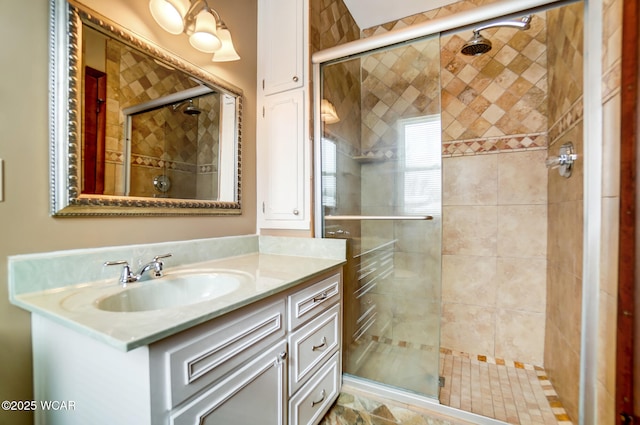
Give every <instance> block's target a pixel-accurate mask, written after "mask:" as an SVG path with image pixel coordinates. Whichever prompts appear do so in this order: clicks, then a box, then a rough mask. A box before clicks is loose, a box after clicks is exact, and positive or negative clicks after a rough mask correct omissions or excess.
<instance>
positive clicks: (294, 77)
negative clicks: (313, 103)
mask: <svg viewBox="0 0 640 425" xmlns="http://www.w3.org/2000/svg"><path fill="white" fill-rule="evenodd" d="M293 82H294V83H297V82H298V76H297V75H294V76H293Z"/></svg>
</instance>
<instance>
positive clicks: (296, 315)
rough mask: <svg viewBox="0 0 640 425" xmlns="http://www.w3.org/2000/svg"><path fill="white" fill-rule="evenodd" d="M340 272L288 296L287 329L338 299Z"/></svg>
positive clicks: (292, 327) (296, 325)
mask: <svg viewBox="0 0 640 425" xmlns="http://www.w3.org/2000/svg"><path fill="white" fill-rule="evenodd" d="M340 283H341V274H340V273H337V274H334V275H332V276H330V277H328V278H326V279H323V280H321V281H320V282H318V283H315V284H313V285H311V286H309V287H308V288H305V289H302V290H300V291H298V292H296V293H294V294H292V295H290V296H289V297H288V298H289V330H293V329H295V328H297V327H298V326H300V325H301V324H302V323H304V322H305V321H306V320H308V319H310V318H312V317H313V316H315V315H317V314H318V313H321V312H323V311H324V310H326V309H327V308H329V307H331V306H332V305H333V304H334V303H336V302H337V301H338V300H339V299H340Z"/></svg>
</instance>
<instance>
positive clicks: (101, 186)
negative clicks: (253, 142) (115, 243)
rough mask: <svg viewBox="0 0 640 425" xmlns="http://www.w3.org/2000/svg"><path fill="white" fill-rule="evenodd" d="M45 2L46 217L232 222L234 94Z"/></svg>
mask: <svg viewBox="0 0 640 425" xmlns="http://www.w3.org/2000/svg"><path fill="white" fill-rule="evenodd" d="M51 2H52V7H51V14H52V16H51V22H52V25H53V28H52V31H51V40H50V55H51V59H50V63H51V65H50V85H51V88H50V107H51V113H50V127H51V129H50V135H51V152H50V157H51V178H52V184H51V187H52V202H51V205H52V206H51V213H52V215H54V216H82V215H145V216H149V215H230V214H240V213H241V212H242V210H241V203H240V199H241V184H240V183H241V181H240V166H241V157H240V152H241V134H242V133H241V123H242V91H241V90H240V89H239V88H237V87H235V86H233V85H232V84H230V83H227V82H225V81H222V80H221V79H219V78H217V77H215V76H213V75H212V74H210V73H208V72H205V71H204V70H202V69H200V68H196V67H194V66H192V65H191V64H189V63H187V62H185V61H184V60H182V59H180V58H179V57H177V56H175V55H173V54H171V53H169V52H167V51H165V50H163V49H161V48H159V47H157V46H155V45H152V44H150V43H149V42H147V41H144V40H142V39H140V38H139V37H137V36H136V35H134V34H133V33H132V32H130V31H129V30H127V29H125V28H123V27H121V26H119V25H118V24H116V23H114V22H111V21H109V20H108V19H106V18H104V17H102V16H100V15H98V14H97V13H95V12H93V11H91V10H89V9H86V8H85V7H84V6H81V5H78V4H76V3H75V2H67V1H66V0H51Z"/></svg>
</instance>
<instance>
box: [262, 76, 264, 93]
mask: <svg viewBox="0 0 640 425" xmlns="http://www.w3.org/2000/svg"><path fill="white" fill-rule="evenodd" d="M262 90H264V78H263V79H262Z"/></svg>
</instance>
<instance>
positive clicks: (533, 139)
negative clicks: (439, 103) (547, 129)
mask: <svg viewBox="0 0 640 425" xmlns="http://www.w3.org/2000/svg"><path fill="white" fill-rule="evenodd" d="M580 119H581V117H580ZM569 121H570V122H573V120H569ZM547 142H548V136H547V134H546V133H537V134H524V135H514V136H504V137H494V138H479V139H469V140H456V141H452V142H444V143H442V157H443V158H450V157H454V156H470V155H486V154H497V153H506V152H521V151H532V150H543V149H545V150H546V149H547V147H548V145H547ZM353 158H354V159H356V160H358V161H365V162H366V161H372V162H373V161H384V160H397V159H398V153H397V149H396V148H395V147H394V148H391V147H383V148H379V149H369V150H366V151H363V152H362V153H360V155H358V156H354V157H353Z"/></svg>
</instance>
